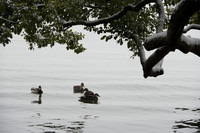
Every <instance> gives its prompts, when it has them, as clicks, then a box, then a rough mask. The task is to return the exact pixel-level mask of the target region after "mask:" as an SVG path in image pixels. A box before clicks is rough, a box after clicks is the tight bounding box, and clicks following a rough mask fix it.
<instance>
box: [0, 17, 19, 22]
mask: <svg viewBox="0 0 200 133" xmlns="http://www.w3.org/2000/svg"><path fill="white" fill-rule="evenodd" d="M0 19H1V20H4V21H6V22H8V23H14V24H15V23H16V22H14V21H12V20H8V19H5V18H2V17H0Z"/></svg>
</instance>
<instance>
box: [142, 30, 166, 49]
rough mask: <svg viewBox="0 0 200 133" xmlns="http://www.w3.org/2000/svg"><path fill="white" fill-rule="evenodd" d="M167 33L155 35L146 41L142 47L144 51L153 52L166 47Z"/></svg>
mask: <svg viewBox="0 0 200 133" xmlns="http://www.w3.org/2000/svg"><path fill="white" fill-rule="evenodd" d="M166 37H167V31H164V32H160V33H157V34H155V35H153V36H150V37H148V38H147V39H146V41H145V43H144V47H145V49H146V50H153V49H156V48H159V47H161V46H164V45H166Z"/></svg>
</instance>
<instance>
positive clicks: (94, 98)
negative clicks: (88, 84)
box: [79, 93, 100, 104]
mask: <svg viewBox="0 0 200 133" xmlns="http://www.w3.org/2000/svg"><path fill="white" fill-rule="evenodd" d="M98 97H100V96H99V94H97V93H95V94H92V95H84V96H81V97H80V100H79V101H81V102H84V103H94V104H97V103H98Z"/></svg>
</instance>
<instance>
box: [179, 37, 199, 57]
mask: <svg viewBox="0 0 200 133" xmlns="http://www.w3.org/2000/svg"><path fill="white" fill-rule="evenodd" d="M177 49H179V50H180V51H182V52H183V53H188V52H192V53H194V54H196V55H198V56H200V39H197V38H190V37H187V36H184V35H182V36H181V40H180V42H179V45H178V47H177Z"/></svg>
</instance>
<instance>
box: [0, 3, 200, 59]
mask: <svg viewBox="0 0 200 133" xmlns="http://www.w3.org/2000/svg"><path fill="white" fill-rule="evenodd" d="M139 1H140V0H18V1H15V0H1V1H0V25H1V27H0V43H2V44H3V45H4V46H5V45H6V44H8V43H9V42H10V39H11V38H12V36H13V34H18V35H22V36H24V38H25V39H26V41H27V42H28V43H29V45H30V49H34V48H35V46H37V47H38V48H41V47H46V46H51V47H53V46H54V45H55V43H59V44H65V45H66V48H67V50H69V49H70V50H74V52H75V53H80V52H83V51H84V50H85V48H84V47H83V45H82V44H80V43H79V40H82V39H83V38H84V35H83V34H82V33H79V32H74V31H72V29H71V28H70V27H63V24H64V23H65V22H69V21H89V20H94V19H100V18H104V17H108V16H111V15H113V14H115V13H117V12H118V11H120V10H122V9H123V8H124V7H125V6H126V5H128V4H129V3H131V4H137V3H138V2H139ZM177 2H178V0H171V1H170V2H168V4H166V5H165V6H169V7H170V10H168V12H169V14H170V12H171V10H173V7H174V5H175V4H177ZM157 18H158V15H157V12H156V7H155V5H148V6H145V7H143V9H142V10H141V11H140V12H138V13H136V12H128V13H127V14H126V15H125V16H123V17H122V18H120V19H118V20H114V21H112V22H111V23H105V24H102V25H98V26H91V27H85V28H84V29H85V30H88V31H94V32H96V33H98V34H102V33H105V34H103V36H102V38H101V39H104V40H105V41H108V40H110V39H115V40H116V41H117V43H119V44H120V45H122V44H123V43H124V42H126V44H127V47H128V49H129V50H131V51H133V53H134V55H138V49H137V44H136V43H135V41H134V40H132V39H130V35H131V34H137V35H138V36H139V37H140V39H141V40H145V38H146V37H148V36H150V35H152V34H153V33H155V30H156V25H157V21H158V20H157ZM192 21H195V22H198V23H199V14H196V15H194V16H193V18H192Z"/></svg>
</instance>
